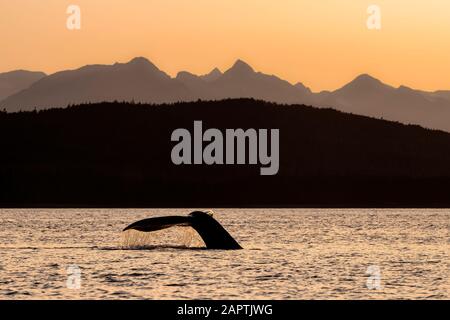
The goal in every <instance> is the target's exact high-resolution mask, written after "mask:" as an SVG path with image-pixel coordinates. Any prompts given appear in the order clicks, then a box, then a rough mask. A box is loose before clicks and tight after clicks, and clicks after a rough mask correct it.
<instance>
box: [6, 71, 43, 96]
mask: <svg viewBox="0 0 450 320" xmlns="http://www.w3.org/2000/svg"><path fill="white" fill-rule="evenodd" d="M45 76H46V74H45V73H43V72H33V71H26V70H16V71H11V72H5V73H0V101H1V100H3V99H5V98H6V97H8V96H10V95H13V94H15V93H17V92H19V91H21V90H23V89H26V88H28V87H29V86H30V85H31V84H32V83H34V82H36V81H38V80H39V79H42V78H43V77H45Z"/></svg>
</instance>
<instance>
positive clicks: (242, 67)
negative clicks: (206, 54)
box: [227, 59, 255, 74]
mask: <svg viewBox="0 0 450 320" xmlns="http://www.w3.org/2000/svg"><path fill="white" fill-rule="evenodd" d="M227 72H233V73H237V74H247V73H253V72H255V70H253V68H252V67H251V66H250V65H249V64H248V63H246V62H244V61H242V60H241V59H238V60H237V61H236V62H235V63H234V65H233V66H232V67H231V68H230V69H229V70H228V71H227Z"/></svg>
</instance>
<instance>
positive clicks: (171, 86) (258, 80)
mask: <svg viewBox="0 0 450 320" xmlns="http://www.w3.org/2000/svg"><path fill="white" fill-rule="evenodd" d="M227 98H254V99H260V100H265V101H268V102H276V103H288V104H306V105H313V106H316V107H331V108H334V109H337V110H340V111H344V112H350V113H354V114H358V115H365V116H371V117H376V118H384V119H388V120H394V121H399V122H402V123H406V124H419V125H422V126H424V127H427V128H432V129H441V130H445V131H450V121H449V119H450V91H436V92H425V91H421V90H414V89H411V88H408V87H405V86H401V87H399V88H394V87H392V86H389V85H387V84H384V83H382V82H381V81H380V80H378V79H375V78H373V77H371V76H370V75H366V74H364V75H360V76H358V77H357V78H356V79H354V80H353V81H351V82H350V83H348V84H347V85H345V86H343V87H342V88H340V89H338V90H336V91H323V92H319V93H313V92H311V90H310V89H309V88H307V87H305V86H304V85H303V84H302V83H297V84H295V85H293V84H291V83H289V82H287V81H285V80H282V79H280V78H278V77H276V76H274V75H268V74H264V73H262V72H256V71H255V70H254V69H253V68H252V67H251V66H250V65H249V64H247V63H245V62H244V61H242V60H237V61H236V62H235V63H234V65H233V66H232V67H231V68H230V69H229V70H226V71H225V72H224V73H222V72H221V71H220V70H219V69H217V68H215V69H213V70H212V71H211V72H210V73H209V74H206V75H202V76H198V75H195V74H192V73H189V72H186V71H183V72H179V73H178V75H177V76H176V77H175V78H171V77H170V76H168V75H167V74H166V73H164V72H163V71H161V70H159V69H158V68H157V67H156V66H155V65H154V64H152V63H151V62H150V61H148V60H147V59H145V58H135V59H133V60H132V61H130V62H129V63H125V64H122V63H116V64H114V65H91V66H85V67H82V68H80V69H78V70H71V71H63V72H58V73H55V74H53V75H50V76H47V77H44V78H42V79H41V80H39V81H37V82H36V83H34V84H33V85H31V86H30V87H29V88H27V89H24V90H22V91H21V92H19V93H16V94H13V95H12V96H10V97H8V98H6V99H5V100H3V101H2V102H0V107H1V108H6V110H7V111H17V110H30V109H34V108H35V107H36V108H37V109H42V108H48V107H65V106H67V105H69V104H77V103H84V102H101V101H115V100H117V101H135V102H146V103H163V102H176V101H193V100H198V99H202V100H221V99H227Z"/></svg>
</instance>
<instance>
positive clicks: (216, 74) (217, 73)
mask: <svg viewBox="0 0 450 320" xmlns="http://www.w3.org/2000/svg"><path fill="white" fill-rule="evenodd" d="M222 75H223V73H222V71H220V70H219V69H218V68H214V69H213V70H212V71H211V72H210V73H208V74H205V75H203V76H200V77H201V78H202V79H203V80H205V81H214V80H216V79H218V78H220V77H221V76H222Z"/></svg>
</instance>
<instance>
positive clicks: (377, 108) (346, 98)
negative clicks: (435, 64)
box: [315, 74, 450, 131]
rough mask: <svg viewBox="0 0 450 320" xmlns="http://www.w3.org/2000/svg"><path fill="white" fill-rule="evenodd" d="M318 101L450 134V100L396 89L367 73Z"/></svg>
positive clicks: (430, 94) (343, 109)
mask: <svg viewBox="0 0 450 320" xmlns="http://www.w3.org/2000/svg"><path fill="white" fill-rule="evenodd" d="M315 102H316V103H315V104H316V105H322V106H330V107H333V108H335V109H338V110H340V111H344V112H349V113H354V114H359V115H365V116H371V117H376V118H384V119H387V120H393V121H400V122H402V123H406V124H420V125H422V126H424V127H427V128H434V129H441V130H446V131H450V121H449V120H450V101H449V100H446V99H444V98H443V97H440V96H439V95H436V94H433V93H428V92H423V91H419V90H413V89H411V88H408V87H405V86H401V87H399V88H394V87H392V86H389V85H386V84H384V83H382V82H381V81H380V80H378V79H375V78H373V77H371V76H369V75H366V74H365V75H361V76H359V77H357V78H356V79H355V80H353V81H352V82H350V83H349V84H347V85H345V86H344V87H342V88H340V89H338V90H336V91H334V92H330V93H329V94H327V95H326V96H325V97H324V98H322V99H320V98H319V99H318V100H316V101H315Z"/></svg>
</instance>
